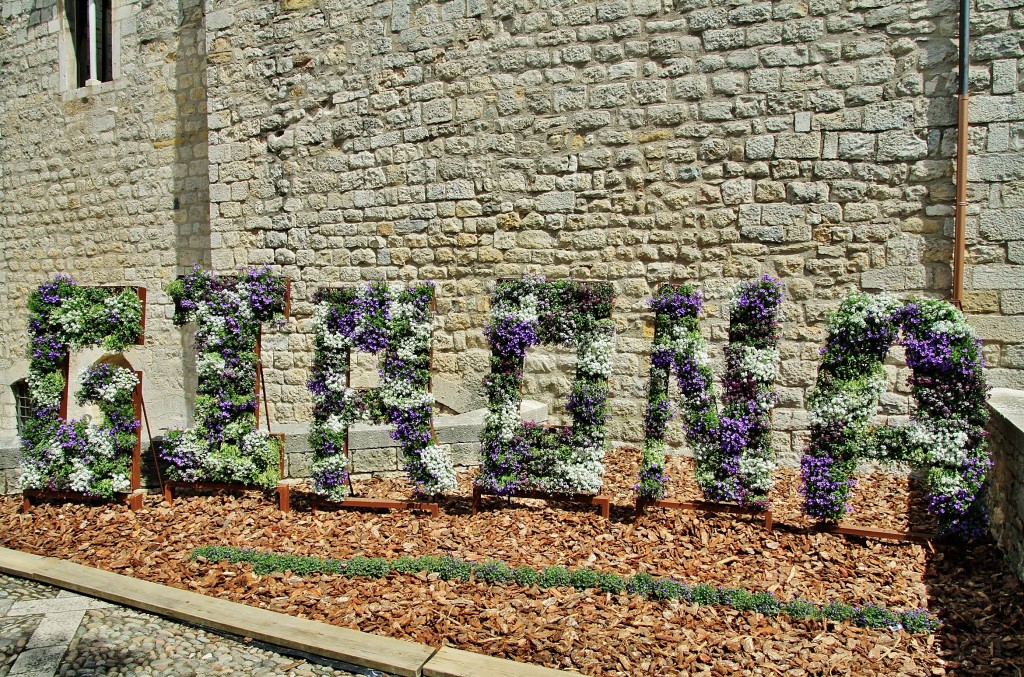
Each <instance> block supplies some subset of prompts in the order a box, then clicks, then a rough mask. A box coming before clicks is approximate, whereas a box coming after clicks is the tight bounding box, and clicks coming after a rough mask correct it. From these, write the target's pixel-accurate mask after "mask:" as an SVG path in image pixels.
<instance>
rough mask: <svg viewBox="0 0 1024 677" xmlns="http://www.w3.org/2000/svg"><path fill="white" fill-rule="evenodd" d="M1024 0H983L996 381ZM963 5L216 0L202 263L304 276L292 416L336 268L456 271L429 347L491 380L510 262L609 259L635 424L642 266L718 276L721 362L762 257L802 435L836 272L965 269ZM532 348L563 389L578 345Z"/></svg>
mask: <svg viewBox="0 0 1024 677" xmlns="http://www.w3.org/2000/svg"><path fill="white" fill-rule="evenodd" d="M1022 7H1024V0H978V1H977V2H976V3H975V4H974V6H973V9H974V11H975V14H974V36H975V42H974V47H973V51H972V61H973V71H972V88H973V91H974V93H975V98H974V103H973V108H972V111H973V112H972V121H973V123H974V128H973V129H972V132H971V144H972V145H971V152H972V155H973V158H972V161H971V165H970V173H969V178H970V181H971V183H970V199H971V209H970V213H971V217H970V223H969V230H968V242H969V246H970V254H969V257H968V260H969V263H970V266H969V269H968V273H967V285H968V293H967V304H966V308H967V310H968V312H969V313H970V314H971V318H972V320H973V321H974V322H975V324H976V326H977V327H978V328H979V331H980V333H981V335H982V337H983V338H984V339H985V341H986V343H987V348H986V356H987V358H988V360H989V363H990V365H991V367H992V369H991V371H990V375H991V378H992V381H993V382H995V383H996V384H999V385H1007V386H1018V387H1020V386H1022V385H1024V371H1021V367H1024V364H1022V363H1021V355H1022V350H1024V348H1022V343H1021V340H1022V339H1021V337H1022V336H1024V314H1022V313H1024V306H1022V305H1021V303H1020V301H1021V299H1022V298H1024V274H1022V273H1024V268H1022V267H1021V265H1020V264H1021V261H1020V255H1021V252H1022V251H1024V250H1021V242H1022V237H1024V236H1022V233H1021V231H1020V223H1021V222H1022V221H1021V218H1020V213H1018V210H1020V209H1021V206H1020V205H1019V204H1018V202H1019V197H1018V196H1019V195H1021V189H1022V187H1024V182H1022V179H1024V163H1022V162H1021V160H1020V157H1021V155H1020V143H1021V142H1020V139H1019V138H1018V137H1020V134H1019V132H1020V131H1021V130H1022V129H1024V126H1022V123H1024V107H1022V106H1020V105H1018V104H1020V101H1022V100H1024V99H1022V98H1021V97H1022V96H1024V95H1022V94H1020V93H1019V90H1020V79H1019V75H1018V73H1019V59H1020V57H1021V55H1022V54H1024V52H1022V51H1021V46H1020V44H1021V37H1022V31H1021V26H1022V25H1024V9H1022ZM956 21H957V7H956V3H955V2H953V1H952V0H949V1H943V2H926V1H924V0H914V1H893V0H807V1H790V0H774V1H771V2H739V1H737V2H711V1H710V0H675V1H674V2H673V1H670V0H609V1H607V2H593V3H591V2H552V1H548V0H518V1H517V2H511V1H509V0H451V1H448V2H422V1H417V2H410V1H409V0H383V1H380V2H370V1H367V0H344V1H341V0H322V1H317V0H283V1H282V2H280V3H276V2H275V3H266V2H255V1H250V0H225V1H224V2H221V3H218V5H217V6H216V8H215V9H213V10H211V12H210V14H209V16H208V20H207V43H206V48H207V51H208V69H207V80H208V86H209V91H210V98H209V128H210V137H209V138H210V144H209V156H210V200H211V205H210V216H211V243H212V246H211V249H212V253H211V257H212V259H211V260H212V263H213V265H214V267H215V268H217V269H220V270H230V269H231V268H233V267H235V266H240V265H252V264H269V265H273V266H276V267H277V268H278V269H280V270H281V271H283V272H284V273H285V274H287V275H290V276H291V277H292V278H293V280H294V281H295V292H296V293H295V299H296V303H295V305H294V306H293V308H294V314H295V320H294V321H293V324H292V325H291V326H290V327H289V329H288V331H287V332H283V333H281V334H278V335H275V336H274V337H273V338H272V340H271V342H270V343H269V345H268V348H269V350H268V351H267V357H268V360H269V366H271V367H272V368H271V370H270V371H269V372H268V374H267V377H268V379H269V381H270V385H269V391H270V395H271V401H272V402H273V403H274V404H273V405H272V406H273V407H274V410H275V415H276V416H277V417H278V418H279V419H280V420H284V421H303V420H309V418H310V407H311V403H310V399H309V396H308V394H307V393H306V391H305V388H304V385H303V383H304V381H305V379H306V374H307V370H308V367H309V363H310V359H311V355H310V346H311V341H310V333H309V317H310V313H311V307H310V305H309V303H308V299H309V297H310V295H311V294H312V292H313V291H314V289H315V288H316V287H317V286H319V285H321V284H327V283H339V282H360V281H365V280H368V279H377V278H382V277H384V278H387V279H389V280H409V279H432V280H435V281H437V282H438V283H439V287H438V311H439V312H438V317H439V323H440V331H439V332H438V336H437V341H436V344H435V365H436V369H437V370H438V371H439V372H440V374H439V375H440V376H441V377H443V378H445V379H448V380H450V381H453V382H460V383H464V384H467V386H468V387H470V388H477V392H479V386H478V384H479V382H480V379H481V378H482V376H483V375H484V374H485V373H486V370H487V355H488V353H487V349H486V344H485V342H484V340H483V338H482V335H481V328H482V327H483V325H484V323H485V321H486V317H487V312H488V294H489V293H490V291H491V290H492V289H493V284H494V280H495V279H496V278H500V277H506V276H518V275H521V274H523V273H525V272H531V273H544V274H546V275H548V276H551V277H556V278H562V277H570V276H572V277H577V278H592V279H595V278H596V279H602V280H610V281H612V282H613V283H614V284H615V288H616V291H617V294H618V298H617V301H616V305H615V315H616V321H617V331H618V334H617V348H618V351H619V353H618V357H617V359H616V364H615V374H614V376H613V378H612V381H611V390H612V393H613V397H614V399H613V401H612V411H613V417H612V420H611V422H610V431H609V432H610V437H611V438H612V439H616V440H623V441H637V440H639V439H640V438H641V436H642V434H643V430H642V411H643V404H644V396H645V389H646V384H647V379H646V371H647V364H648V362H647V360H648V357H647V356H648V352H649V346H650V338H651V334H652V319H653V318H652V316H651V314H650V313H649V312H647V310H646V306H645V304H646V300H647V299H648V298H649V297H650V296H651V294H652V292H653V291H654V290H655V289H656V287H657V286H658V285H659V284H661V283H663V282H667V281H689V282H693V283H696V284H698V285H700V286H701V287H702V288H703V289H704V291H705V294H706V295H707V297H708V299H709V303H708V314H709V319H708V321H707V322H706V323H705V328H706V332H707V334H708V336H709V337H710V338H711V339H712V340H713V341H714V346H713V350H714V357H715V358H716V359H719V360H720V357H721V345H722V341H723V340H724V338H725V322H726V320H725V308H724V301H725V299H726V297H727V294H728V291H729V289H730V288H731V287H732V286H733V285H734V284H735V283H737V282H739V281H742V280H747V279H750V278H752V277H754V276H757V275H759V274H761V273H771V274H774V275H777V276H780V277H781V278H783V281H784V283H785V291H786V297H787V301H786V304H785V309H784V313H785V321H784V326H783V338H782V342H781V351H782V356H783V363H782V368H781V376H780V389H779V390H780V394H781V402H780V407H779V410H778V412H777V414H776V417H775V423H776V438H775V442H776V447H777V449H778V451H779V452H780V453H781V454H783V456H784V457H787V458H789V459H790V460H792V458H793V454H795V453H799V451H800V449H801V448H802V446H803V440H804V435H805V429H806V427H807V423H806V412H805V397H806V393H807V389H808V388H809V386H810V385H811V384H812V383H813V380H814V377H815V373H816V369H817V358H818V353H817V350H818V347H819V346H820V345H822V342H823V339H824V327H823V324H824V317H825V314H826V313H827V312H828V311H829V310H830V309H832V308H833V307H834V306H835V304H836V301H837V299H838V298H839V297H841V296H842V295H843V294H844V293H845V292H846V291H847V290H849V289H855V288H860V289H865V290H869V291H882V290H885V291H890V292H894V293H896V294H899V295H903V296H910V295H922V296H929V297H946V296H948V293H949V288H950V280H951V274H950V261H951V259H952V244H951V236H952V218H951V217H952V213H953V208H952V205H953V182H952V157H953V155H954V150H955V119H956V103H955V79H956V43H955V33H956ZM1021 213H1024V212H1021ZM533 352H534V353H535V355H533V356H532V357H531V360H530V361H529V362H528V374H527V379H526V388H525V394H526V395H527V396H528V397H532V398H534V399H542V400H544V401H546V402H548V403H551V404H552V409H553V411H554V412H555V413H556V414H557V412H558V410H559V404H558V403H559V400H560V398H564V396H565V393H567V392H568V389H569V383H570V382H571V381H570V379H571V375H570V374H569V373H568V371H569V370H570V369H571V366H572V362H573V357H572V356H571V355H570V354H564V353H559V352H558V351H554V350H536V351H533ZM890 373H891V377H892V381H893V389H892V392H891V393H890V394H887V395H886V396H885V397H884V398H883V408H882V412H883V418H885V417H891V416H895V417H899V416H904V415H906V414H907V412H908V411H909V406H910V403H909V400H908V395H907V389H906V387H905V376H906V373H905V369H903V368H902V367H901V366H900V362H899V360H898V356H897V357H896V358H895V359H894V361H893V364H892V365H891V367H890Z"/></svg>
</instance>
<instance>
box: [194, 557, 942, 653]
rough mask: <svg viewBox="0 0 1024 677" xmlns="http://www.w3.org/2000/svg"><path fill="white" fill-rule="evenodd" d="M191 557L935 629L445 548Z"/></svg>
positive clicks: (258, 567)
mask: <svg viewBox="0 0 1024 677" xmlns="http://www.w3.org/2000/svg"><path fill="white" fill-rule="evenodd" d="M191 558H192V559H194V560H196V559H200V558H202V559H204V560H207V561H211V562H224V561H226V562H229V563H231V564H243V563H248V564H251V565H252V567H253V571H254V572H255V573H257V574H260V575H266V574H269V573H274V572H285V571H287V572H291V573H292V574H294V575H297V576H306V575H312V574H341V575H344V576H348V577H352V576H365V577H368V578H384V577H386V576H388V575H389V574H391V573H398V574H416V573H422V572H426V573H435V574H438V576H439V577H440V578H442V579H443V580H458V581H463V582H466V581H470V580H477V581H480V582H483V583H488V584H503V583H515V584H517V585H521V586H524V587H529V586H532V585H538V586H539V587H540V588H553V587H573V588H576V589H577V590H594V589H596V590H600V591H602V592H610V593H615V594H619V593H622V592H629V593H631V594H634V595H640V596H642V597H647V598H648V599H653V600H667V599H678V600H683V601H685V602H688V603H693V604H698V605H701V606H712V605H724V606H731V607H733V608H734V609H737V610H740V611H756V612H758V613H762V614H765V615H768V616H775V615H778V614H785V615H787V616H790V617H791V618H814V619H822V618H823V619H827V620H832V621H840V622H845V621H849V622H852V623H854V624H856V625H858V626H860V627H865V628H876V629H897V628H899V627H902V628H904V629H906V630H907V631H908V632H912V633H929V632H934V631H935V630H936V629H937V628H938V627H939V626H940V623H939V621H938V619H937V618H935V616H933V615H931V614H929V613H928V612H927V611H926V610H924V609H912V610H904V611H898V612H893V611H890V610H888V609H885V608H884V607H880V606H878V605H875V604H868V605H865V606H863V607H856V606H851V605H849V604H844V603H841V602H829V603H828V604H825V605H820V606H819V605H817V604H814V603H813V602H808V601H807V600H804V599H799V598H798V599H794V600H791V601H789V602H781V601H779V600H778V599H777V598H776V597H775V596H774V595H772V594H771V593H770V592H765V591H758V592H750V591H748V590H743V589H742V588H730V587H719V588H716V587H713V586H710V585H708V584H706V583H698V584H696V585H693V586H690V585H687V584H686V583H683V582H682V581H679V580H676V579H674V578H658V577H655V576H652V575H651V574H649V573H646V572H640V573H637V574H634V575H633V576H630V577H629V578H624V577H622V576H619V575H617V574H613V573H602V572H597V571H594V570H593V569H586V568H584V569H575V570H570V569H568V568H566V567H564V566H557V565H556V566H549V567H547V568H545V569H543V570H541V571H540V572H538V571H537V570H536V569H533V568H531V567H526V566H523V567H516V568H512V567H510V566H509V565H508V564H506V563H504V562H501V561H499V560H487V561H485V562H469V561H465V560H460V559H457V558H455V557H453V556H451V555H440V556H436V555H421V556H419V557H409V556H402V557H399V558H397V559H394V560H391V561H389V560H386V559H384V558H380V557H353V558H352V559H350V560H348V561H347V562H345V561H341V560H336V559H320V558H318V557H309V556H302V555H278V554H274V553H269V552H260V551H257V550H252V549H249V548H236V547H230V546H204V547H201V548H196V549H195V550H193V551H192V553H191Z"/></svg>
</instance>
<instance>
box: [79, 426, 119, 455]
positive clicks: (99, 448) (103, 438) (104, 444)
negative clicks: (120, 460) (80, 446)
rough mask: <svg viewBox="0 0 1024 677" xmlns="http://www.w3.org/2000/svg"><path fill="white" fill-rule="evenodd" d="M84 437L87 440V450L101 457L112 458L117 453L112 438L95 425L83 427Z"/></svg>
mask: <svg viewBox="0 0 1024 677" xmlns="http://www.w3.org/2000/svg"><path fill="white" fill-rule="evenodd" d="M85 437H86V439H88V440H89V450H90V451H92V452H93V453H94V454H96V455H97V456H101V457H103V458H113V457H114V455H115V454H116V453H117V450H116V449H115V448H114V438H113V436H112V435H111V434H110V433H109V432H108V431H106V430H104V429H102V428H100V427H99V426H95V425H91V424H90V425H88V426H86V427H85Z"/></svg>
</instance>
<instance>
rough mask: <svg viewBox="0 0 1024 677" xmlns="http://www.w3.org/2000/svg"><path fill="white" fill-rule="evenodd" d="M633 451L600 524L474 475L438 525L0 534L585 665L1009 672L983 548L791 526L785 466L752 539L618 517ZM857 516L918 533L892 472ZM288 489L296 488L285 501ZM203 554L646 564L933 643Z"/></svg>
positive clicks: (678, 518) (207, 505) (150, 524)
mask: <svg viewBox="0 0 1024 677" xmlns="http://www.w3.org/2000/svg"><path fill="white" fill-rule="evenodd" d="M637 462H638V453H637V452H635V450H630V449H628V448H627V449H620V450H617V451H615V452H611V453H610V454H609V455H608V457H607V459H606V466H607V472H606V479H605V494H606V495H608V496H610V497H611V498H612V500H613V507H612V516H611V519H610V520H605V519H603V518H601V517H599V516H598V515H597V514H596V511H595V510H593V509H590V508H582V507H579V506H568V505H558V504H551V505H545V504H544V503H543V502H540V501H531V500H523V499H516V500H514V501H512V502H511V503H508V502H506V501H503V500H499V499H485V503H484V505H485V508H486V509H485V510H484V511H483V512H481V513H480V514H478V515H476V516H470V514H469V508H470V500H469V496H470V494H471V489H470V487H471V481H472V473H464V474H463V475H462V476H460V481H461V485H460V489H459V491H458V492H457V494H456V495H455V496H451V497H448V498H445V499H443V500H442V506H441V508H442V512H441V515H440V517H438V518H430V517H428V516H426V515H421V514H411V513H407V512H392V513H386V512H376V513H375V512H360V511H348V510H338V511H333V512H324V511H320V512H317V513H315V514H313V513H312V512H310V511H309V509H308V508H307V507H305V505H304V501H303V499H302V495H301V493H299V492H293V504H294V505H295V506H296V508H295V509H294V510H293V512H291V513H289V514H281V513H280V512H278V510H277V509H276V507H275V504H274V501H273V500H272V496H271V495H268V496H267V497H264V496H261V495H260V494H259V493H249V494H246V495H212V496H211V495H195V496H190V495H185V496H182V497H181V498H179V499H177V500H176V501H175V504H174V506H173V507H169V506H167V504H166V503H162V502H161V501H160V500H159V498H158V497H157V496H151V497H149V498H148V499H147V500H146V505H145V509H144V510H142V511H140V512H137V513H132V512H131V511H129V510H127V509H126V508H124V507H120V506H88V505H79V504H69V503H64V504H62V503H53V504H43V505H41V506H38V507H36V508H35V509H34V510H33V512H32V513H30V514H27V515H22V514H20V513H19V512H18V509H19V507H20V501H19V500H17V499H16V498H15V497H5V498H3V499H0V544H2V545H4V546H6V547H9V548H16V549H19V550H24V551H26V552H33V553H37V554H43V555H50V556H56V557H62V558H65V559H68V560H71V561H74V562H78V563H81V564H86V565H89V566H95V567H99V568H101V569H107V570H109V571H114V572H117V573H121V574H126V575H130V576H135V577H137V578H142V579H146V580H150V581H155V582H158V583H163V584H166V585H171V586H175V587H180V588H185V589H188V590H193V591H196V592H201V593H203V594H207V595H212V596H216V597H222V598H225V599H230V600H234V601H236V602H241V603H244V604H250V605H253V606H259V607H264V608H268V609H273V610H275V611H281V612H284V613H289V614H293V615H296V616H303V617H307V618H312V619H315V620H321V621H325V622H328V623H333V624H335V625H340V626H345V627H350V628H354V629H358V630H362V631H365V632H373V633H378V634H383V635H390V636H392V637H398V638H402V639H409V640H413V641H417V642H422V643H425V644H431V645H434V646H439V645H441V644H447V645H451V646H454V647H457V648H460V649H465V650H468V651H475V652H478V653H486V654H491V655H495V656H500V657H503V658H509V659H513V660H518V661H524V662H531V663H537V664H542V665H546V666H549V667H554V668H561V669H569V670H577V671H579V672H583V673H586V674H590V675H669V674H678V675H710V674H714V675H718V674H738V673H739V674H764V675H783V674H784V675H821V674H857V675H943V674H950V675H1021V674H1022V670H1024V589H1022V586H1021V584H1020V582H1019V581H1018V580H1017V579H1016V578H1015V577H1014V575H1013V573H1012V572H1011V571H1010V569H1009V568H1008V566H1007V565H1006V564H1005V563H1004V562H1003V558H1002V553H1000V551H999V550H998V549H997V548H996V547H995V546H994V545H993V544H992V543H991V542H984V543H981V544H978V545H975V546H972V547H970V548H965V547H955V546H951V545H945V544H934V545H924V546H922V545H914V544H908V543H893V542H885V541H878V540H868V539H863V538H847V537H842V536H836V535H832V534H809V533H805V532H803V531H802V529H801V528H802V527H805V526H807V524H808V523H807V522H806V521H805V520H804V519H803V518H802V517H801V513H800V509H799V499H800V497H799V493H798V492H797V488H798V486H799V472H798V471H795V470H792V469H782V470H780V471H779V473H778V484H777V487H776V490H775V492H774V494H773V511H774V513H775V519H776V521H777V522H781V523H783V524H782V526H781V527H780V528H778V529H776V530H775V531H773V532H766V531H765V530H764V528H763V525H762V523H761V522H760V521H758V520H756V519H754V518H748V517H731V516H724V515H703V514H694V513H688V512H676V511H668V510H662V509H654V510H649V511H648V512H647V513H646V514H645V515H643V516H641V517H639V518H637V517H635V515H634V513H633V509H632V500H633V496H632V491H631V487H632V485H633V484H634V483H635V476H636V475H635V474H636V469H637ZM668 471H669V474H670V476H671V477H672V478H673V486H672V488H671V495H670V498H675V499H696V498H699V492H698V491H697V489H696V487H695V485H694V483H693V482H692V462H691V461H690V460H689V459H686V458H683V457H673V458H671V459H670V462H669V467H668ZM357 489H358V490H359V491H360V492H361V493H364V494H367V495H371V496H376V497H382V498H383V497H390V498H406V497H407V496H408V494H407V492H408V485H407V484H406V483H405V482H404V481H403V480H381V479H376V480H368V481H366V482H362V483H360V484H359V485H357ZM855 492H856V498H855V501H854V508H855V512H854V513H853V514H852V515H851V519H850V521H851V522H855V523H858V524H861V525H865V526H875V527H880V528H885V529H905V528H907V527H908V526H911V525H913V526H915V527H917V528H927V526H928V522H927V519H926V518H925V517H923V512H924V511H923V506H922V504H921V500H920V496H919V494H920V491H919V490H918V488H917V487H916V486H915V484H914V483H913V482H910V481H908V480H907V478H905V477H899V476H894V475H888V474H884V473H872V474H871V475H867V476H862V477H861V478H860V483H859V485H858V486H857V488H856V490H855ZM296 494H298V495H297V496H296ZM201 545H236V546H244V547H251V548H257V549H263V550H269V551H274V552H278V553H295V554H305V555H316V556H319V557H337V558H342V559H348V558H350V557H353V556H355V555H363V556H367V557H388V558H395V557H398V556H401V555H427V554H439V553H450V554H452V555H454V556H456V557H460V558H463V559H471V560H487V559H492V558H493V559H500V560H504V561H505V562H507V563H509V564H513V565H530V566H534V567H544V566H548V565H552V564H561V565H565V566H568V567H581V566H587V567H591V568H594V569H598V570H604V571H612V572H616V573H619V574H625V575H629V574H633V573H636V572H639V571H646V572H649V573H651V574H654V575H662V576H674V577H676V578H679V579H681V580H683V581H686V582H689V583H696V582H706V583H710V584H714V585H729V586H737V587H743V588H746V589H748V590H751V591H758V590H768V591H771V592H774V593H775V594H776V595H778V596H779V597H781V598H784V599H788V598H790V597H804V598H806V599H808V600H811V601H814V602H827V601H829V600H837V601H843V602H847V603H851V604H864V603H868V602H875V603H878V604H882V605H885V606H887V607H890V608H908V607H910V608H913V607H918V606H924V607H927V608H928V609H929V610H931V611H932V612H933V613H935V614H937V615H938V616H939V617H940V618H941V619H942V621H943V622H944V623H945V625H944V626H943V627H942V628H941V629H940V630H939V631H938V632H937V633H936V634H935V635H930V636H929V635H911V634H908V633H906V632H903V631H880V630H865V629H860V628H856V627H853V626H851V625H848V624H843V623H839V624H837V623H831V622H829V623H825V622H820V621H799V620H793V619H789V618H786V617H776V618H771V617H766V616H762V615H759V614H756V613H751V612H738V611H735V610H733V609H729V608H724V607H699V606H693V605H688V604H685V603H680V602H678V601H670V602H655V601H648V600H645V599H642V598H639V597H634V596H629V595H610V594H604V593H600V592H598V591H584V592H578V591H574V590H571V589H554V588H552V589H548V590H541V589H539V588H536V587H533V588H523V587H517V586H514V585H509V586H503V585H493V586H489V585H486V584H484V583H479V582H465V583H464V582H456V581H442V580H440V579H438V578H437V577H436V575H425V574H424V575H418V576H398V575H391V576H389V577H388V578H386V579H381V580H371V579H361V578H354V579H346V578H342V577H337V576H311V577H308V578H297V577H292V576H290V575H288V574H273V575H269V576H256V575H254V574H253V573H252V571H251V569H250V567H249V566H247V565H227V564H210V563H203V562H194V561H191V560H190V559H189V553H190V551H191V550H192V549H193V548H195V547H197V546H201Z"/></svg>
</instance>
